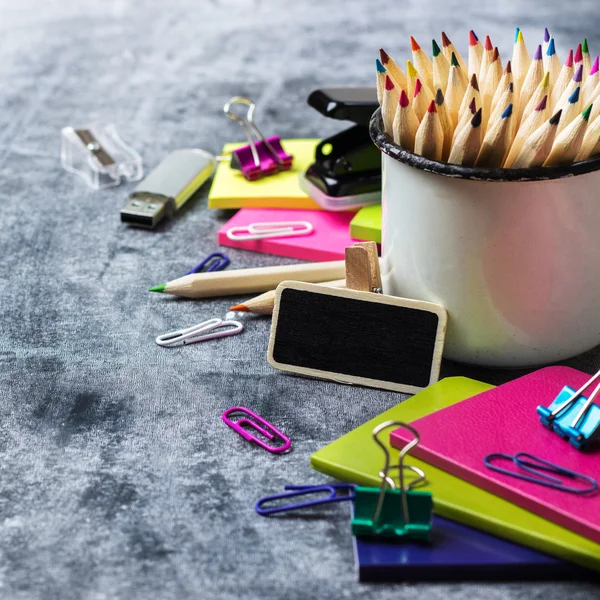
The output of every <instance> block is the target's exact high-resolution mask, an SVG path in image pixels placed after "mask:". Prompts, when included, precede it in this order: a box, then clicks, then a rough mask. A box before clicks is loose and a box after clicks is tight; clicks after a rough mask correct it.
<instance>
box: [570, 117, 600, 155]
mask: <svg viewBox="0 0 600 600" xmlns="http://www.w3.org/2000/svg"><path fill="white" fill-rule="evenodd" d="M598 154H600V118H596V119H595V120H594V121H592V120H591V115H590V121H589V125H588V127H587V129H586V131H585V135H584V136H583V142H582V143H581V148H580V149H579V152H578V153H577V156H576V157H575V162H580V161H582V160H588V159H589V158H594V157H595V156H597V155H598Z"/></svg>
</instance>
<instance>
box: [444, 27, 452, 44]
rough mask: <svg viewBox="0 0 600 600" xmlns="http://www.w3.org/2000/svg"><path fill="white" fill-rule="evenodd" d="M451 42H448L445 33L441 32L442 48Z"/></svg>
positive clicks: (448, 39)
mask: <svg viewBox="0 0 600 600" xmlns="http://www.w3.org/2000/svg"><path fill="white" fill-rule="evenodd" d="M451 43H452V42H451V41H450V38H449V37H448V36H447V35H446V33H445V32H444V31H442V46H444V48H445V47H446V46H449V45H450V44H451Z"/></svg>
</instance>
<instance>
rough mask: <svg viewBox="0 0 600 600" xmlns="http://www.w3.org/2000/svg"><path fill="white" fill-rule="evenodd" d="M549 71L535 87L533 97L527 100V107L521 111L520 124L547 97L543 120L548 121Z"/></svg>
mask: <svg viewBox="0 0 600 600" xmlns="http://www.w3.org/2000/svg"><path fill="white" fill-rule="evenodd" d="M549 95H550V71H546V73H545V75H544V76H543V77H542V80H541V81H540V84H539V85H538V86H537V88H536V90H535V92H534V93H533V95H532V96H531V98H529V102H528V103H527V106H525V108H524V109H523V114H522V115H521V123H523V121H525V119H526V118H527V117H528V116H529V115H530V114H531V113H532V112H533V111H534V110H535V108H536V106H538V105H539V103H540V102H541V101H542V99H543V98H545V97H546V96H548V99H547V101H546V112H545V113H544V120H546V119H548V118H549V117H550V115H549V114H546V113H549V112H550V110H551V109H550V98H549Z"/></svg>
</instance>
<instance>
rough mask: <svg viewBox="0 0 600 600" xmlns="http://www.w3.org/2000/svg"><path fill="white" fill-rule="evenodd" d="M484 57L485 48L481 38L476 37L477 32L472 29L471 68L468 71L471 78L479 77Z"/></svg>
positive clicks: (470, 33)
mask: <svg viewBox="0 0 600 600" xmlns="http://www.w3.org/2000/svg"><path fill="white" fill-rule="evenodd" d="M482 56H483V46H482V45H481V42H480V41H479V38H478V37H477V36H476V35H475V32H474V31H473V30H472V29H471V31H469V68H468V70H467V74H468V75H469V77H471V76H473V75H477V76H479V71H480V69H481V58H482Z"/></svg>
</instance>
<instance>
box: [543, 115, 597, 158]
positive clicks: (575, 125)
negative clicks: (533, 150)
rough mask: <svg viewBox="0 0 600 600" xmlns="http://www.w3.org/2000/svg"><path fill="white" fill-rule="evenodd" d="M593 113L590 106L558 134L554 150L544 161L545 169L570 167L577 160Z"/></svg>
mask: <svg viewBox="0 0 600 600" xmlns="http://www.w3.org/2000/svg"><path fill="white" fill-rule="evenodd" d="M591 112H592V107H591V105H590V106H588V107H587V108H586V109H585V110H584V111H583V112H582V113H581V114H580V115H579V116H577V117H576V118H575V119H574V120H573V121H572V122H571V124H570V125H568V126H567V127H565V128H564V129H563V130H562V131H561V132H560V133H559V134H557V136H556V139H555V140H554V144H553V145H552V150H550V154H549V155H548V158H547V159H546V160H545V161H544V167H557V166H559V165H570V164H571V163H572V162H573V161H574V160H575V157H576V156H577V154H578V153H579V150H580V149H581V144H582V143H583V138H584V136H585V132H586V129H587V126H588V120H589V118H590V113H591Z"/></svg>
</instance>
